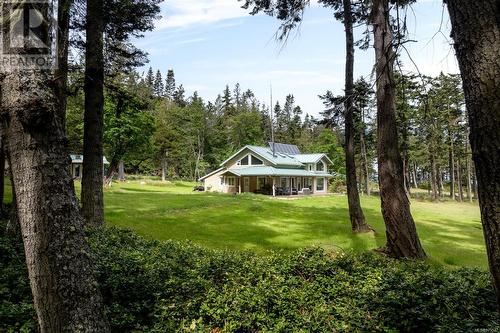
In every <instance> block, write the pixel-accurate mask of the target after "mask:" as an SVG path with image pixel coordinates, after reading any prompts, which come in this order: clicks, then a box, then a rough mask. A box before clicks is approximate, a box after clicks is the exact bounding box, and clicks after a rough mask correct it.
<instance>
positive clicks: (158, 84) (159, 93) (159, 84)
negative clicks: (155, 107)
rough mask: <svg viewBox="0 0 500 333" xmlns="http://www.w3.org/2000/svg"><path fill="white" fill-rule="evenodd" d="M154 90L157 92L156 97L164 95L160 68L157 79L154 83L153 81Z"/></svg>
mask: <svg viewBox="0 0 500 333" xmlns="http://www.w3.org/2000/svg"><path fill="white" fill-rule="evenodd" d="M153 90H154V94H155V96H156V97H161V96H163V93H164V89H163V79H162V77H161V73H160V70H157V71H156V76H155V80H154V83H153Z"/></svg>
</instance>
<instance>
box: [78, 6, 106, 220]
mask: <svg viewBox="0 0 500 333" xmlns="http://www.w3.org/2000/svg"><path fill="white" fill-rule="evenodd" d="M103 26H104V25H103V0H88V1H87V26H86V36H87V42H86V48H85V55H86V58H85V87H84V90H85V115H84V133H83V177H82V213H83V217H84V218H85V222H86V223H87V225H92V226H99V225H102V224H103V223H104V200H103V148H102V144H103V143H102V141H103V107H104V95H103V91H104V58H103Z"/></svg>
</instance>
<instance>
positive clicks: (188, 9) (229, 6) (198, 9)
mask: <svg viewBox="0 0 500 333" xmlns="http://www.w3.org/2000/svg"><path fill="white" fill-rule="evenodd" d="M242 5H243V3H242V2H238V1H236V0H169V1H167V3H166V5H165V6H163V10H162V16H163V18H162V19H161V20H160V21H159V22H158V23H157V25H156V27H157V29H165V28H184V27H188V26H192V25H200V24H209V23H215V22H219V21H223V20H228V19H235V18H241V17H245V16H248V11H247V10H245V9H242V8H241V6H242Z"/></svg>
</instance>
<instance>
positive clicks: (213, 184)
mask: <svg viewBox="0 0 500 333" xmlns="http://www.w3.org/2000/svg"><path fill="white" fill-rule="evenodd" d="M223 172H224V170H221V171H219V172H217V173H214V174H213V175H211V176H210V177H207V178H205V179H204V185H205V190H206V191H209V192H222V191H223V188H222V185H221V174H222V173H223Z"/></svg>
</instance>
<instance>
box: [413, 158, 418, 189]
mask: <svg viewBox="0 0 500 333" xmlns="http://www.w3.org/2000/svg"><path fill="white" fill-rule="evenodd" d="M413 182H414V185H415V189H418V180H417V165H416V164H415V163H413Z"/></svg>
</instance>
